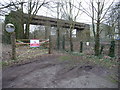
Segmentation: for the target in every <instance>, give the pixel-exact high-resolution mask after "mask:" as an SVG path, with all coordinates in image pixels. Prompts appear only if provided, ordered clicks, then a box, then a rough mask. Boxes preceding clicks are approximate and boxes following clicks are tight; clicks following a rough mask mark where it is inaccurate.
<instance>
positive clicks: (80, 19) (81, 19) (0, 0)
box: [0, 0, 119, 23]
mask: <svg viewBox="0 0 120 90" xmlns="http://www.w3.org/2000/svg"><path fill="white" fill-rule="evenodd" d="M10 1H17V0H0V3H3V4H4V3H9V2H10ZM19 1H22V0H19ZM23 1H26V0H23ZM40 1H42V0H40ZM46 1H56V2H57V1H59V0H46ZM74 1H75V2H74V4H75V5H76V6H78V2H80V0H74ZM81 1H82V6H83V7H85V8H86V9H87V10H90V9H89V5H88V4H90V3H89V2H90V0H81ZM94 1H95V0H94ZM100 1H102V0H100ZM112 1H113V0H106V5H105V8H107V6H109V4H110V3H111V2H112ZM115 1H116V2H117V1H119V0H115ZM51 4H52V3H51ZM24 10H26V9H24ZM52 10H53V11H54V12H51V9H49V8H45V7H42V8H40V10H39V12H38V15H43V16H48V17H57V15H56V10H57V8H54V9H52ZM76 11H77V9H76ZM25 12H26V11H25ZM0 18H1V17H0ZM76 21H78V22H84V23H90V22H91V18H90V17H89V16H87V15H86V14H85V13H82V12H80V13H79V15H78V17H77V20H76Z"/></svg>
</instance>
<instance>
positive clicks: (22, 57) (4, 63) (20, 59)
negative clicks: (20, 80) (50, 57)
mask: <svg viewBox="0 0 120 90" xmlns="http://www.w3.org/2000/svg"><path fill="white" fill-rule="evenodd" d="M34 52H35V51H32V50H28V51H26V52H24V53H23V54H20V55H18V56H17V57H16V58H17V59H16V60H11V59H9V60H3V61H1V62H0V67H2V66H3V67H5V66H9V65H12V64H16V63H21V62H25V61H29V59H32V58H35V57H37V56H40V55H43V54H47V53H48V50H47V49H42V50H41V51H40V52H39V53H37V54H34ZM32 53H33V54H32Z"/></svg>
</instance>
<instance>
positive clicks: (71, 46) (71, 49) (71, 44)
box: [70, 29, 73, 52]
mask: <svg viewBox="0 0 120 90" xmlns="http://www.w3.org/2000/svg"><path fill="white" fill-rule="evenodd" d="M70 51H71V52H73V42H72V29H70Z"/></svg>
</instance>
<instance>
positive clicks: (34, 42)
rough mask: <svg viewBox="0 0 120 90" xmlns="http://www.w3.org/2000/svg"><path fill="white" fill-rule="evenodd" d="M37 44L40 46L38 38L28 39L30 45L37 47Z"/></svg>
mask: <svg viewBox="0 0 120 90" xmlns="http://www.w3.org/2000/svg"><path fill="white" fill-rule="evenodd" d="M39 46H40V42H39V40H38V39H32V40H30V47H39Z"/></svg>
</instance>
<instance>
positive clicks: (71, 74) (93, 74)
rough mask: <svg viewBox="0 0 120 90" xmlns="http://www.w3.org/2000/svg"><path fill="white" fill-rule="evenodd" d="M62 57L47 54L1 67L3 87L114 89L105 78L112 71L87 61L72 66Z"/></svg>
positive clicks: (111, 83) (114, 85)
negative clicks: (22, 62) (32, 59)
mask: <svg viewBox="0 0 120 90" xmlns="http://www.w3.org/2000/svg"><path fill="white" fill-rule="evenodd" d="M61 56H62V55H47V56H43V57H39V58H36V60H35V61H34V62H31V63H27V64H22V65H14V66H11V67H7V68H4V69H3V88H117V83H114V82H112V81H110V80H109V79H108V78H107V76H108V75H110V74H111V71H109V70H107V69H106V68H104V67H101V66H98V65H93V64H91V63H89V62H85V63H84V64H83V63H82V64H78V63H77V64H74V65H73V64H70V63H71V62H70V61H63V60H60V59H61V58H60V57H61ZM68 59H69V58H68ZM72 61H73V60H72Z"/></svg>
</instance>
